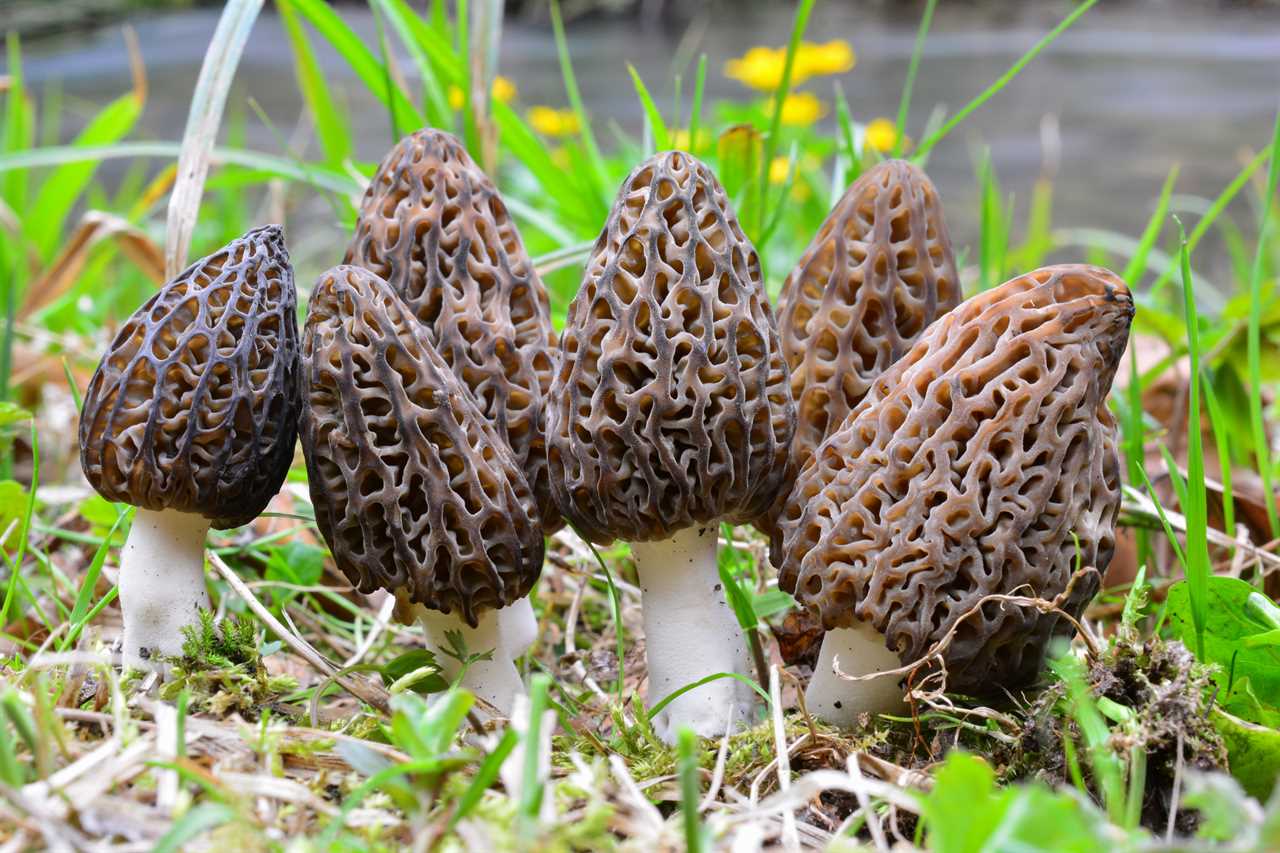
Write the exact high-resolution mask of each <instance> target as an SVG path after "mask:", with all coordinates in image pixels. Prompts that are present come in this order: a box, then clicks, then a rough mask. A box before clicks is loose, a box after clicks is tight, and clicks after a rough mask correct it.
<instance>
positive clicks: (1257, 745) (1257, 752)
mask: <svg viewBox="0 0 1280 853" xmlns="http://www.w3.org/2000/svg"><path fill="white" fill-rule="evenodd" d="M1213 724H1214V726H1215V727H1216V728H1217V729H1218V733H1219V734H1221V735H1222V740H1223V741H1224V742H1225V743H1226V745H1227V759H1228V761H1229V763H1230V765H1231V775H1232V776H1234V777H1235V778H1236V781H1237V782H1239V783H1240V784H1241V786H1243V788H1244V789H1245V791H1246V792H1248V793H1249V795H1250V796H1254V797H1257V798H1258V799H1259V800H1266V799H1267V798H1268V797H1270V796H1271V791H1272V790H1273V789H1274V788H1275V786H1276V779H1277V778H1280V731H1276V730H1275V729H1271V728H1267V727H1266V726H1259V725H1255V724H1253V723H1250V722H1248V721H1247V720H1242V719H1240V718H1239V717H1236V716H1234V715H1232V714H1228V713H1227V712H1226V711H1223V710H1221V709H1216V708H1215V709H1214V712H1213Z"/></svg>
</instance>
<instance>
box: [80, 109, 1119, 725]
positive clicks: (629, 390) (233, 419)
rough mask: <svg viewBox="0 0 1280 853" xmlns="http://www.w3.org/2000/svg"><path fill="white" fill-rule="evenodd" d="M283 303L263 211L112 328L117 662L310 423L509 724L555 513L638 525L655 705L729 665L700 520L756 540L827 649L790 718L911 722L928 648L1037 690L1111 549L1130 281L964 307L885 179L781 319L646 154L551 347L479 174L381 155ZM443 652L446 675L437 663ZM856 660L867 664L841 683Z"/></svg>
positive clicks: (721, 235)
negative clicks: (340, 255) (899, 717)
mask: <svg viewBox="0 0 1280 853" xmlns="http://www.w3.org/2000/svg"><path fill="white" fill-rule="evenodd" d="M295 298H296V297H295V291H294V282H293V273H292V270H291V268H290V265H289V256H288V252H287V251H286V249H285V245H284V241H283V237H282V232H281V229H280V228H279V227H277V226H266V227H263V228H259V229H256V230H254V231H251V232H249V233H248V234H246V235H244V236H243V237H241V238H240V239H238V240H236V241H234V242H233V243H231V244H230V245H228V246H227V247H225V248H223V249H222V250H220V251H218V252H216V253H214V254H212V255H210V256H209V257H207V258H204V259H202V260H200V261H197V262H196V263H194V264H192V265H191V266H190V267H189V268H188V269H187V270H186V271H184V272H183V273H182V274H181V275H179V276H178V277H177V278H176V279H174V280H173V281H172V282H170V283H169V284H167V285H165V286H164V288H163V289H161V290H160V292H159V293H157V294H156V295H155V296H154V297H153V298H152V299H150V300H149V301H148V302H147V303H146V304H145V305H143V306H142V307H141V308H140V309H138V311H137V312H136V313H135V314H134V315H133V316H132V317H131V318H130V319H129V321H128V322H127V323H126V324H125V325H124V327H123V329H122V330H121V331H120V333H119V335H118V336H117V337H116V339H115V341H114V342H113V343H112V344H111V347H110V349H109V350H108V352H107V353H106V355H105V356H103V359H102V363H101V365H100V366H99V367H98V370H97V373H96V374H95V375H94V377H93V380H92V384H91V385H90V387H89V390H88V393H87V395H86V397H85V403H84V411H83V417H82V421H81V424H80V444H81V460H82V464H83V468H84V472H85V474H86V476H87V477H88V479H89V481H90V482H91V483H92V484H93V486H94V488H96V489H97V490H98V491H99V492H100V493H101V494H102V495H104V496H105V497H106V498H108V499H110V500H115V501H124V502H127V503H130V504H133V505H134V506H136V507H138V512H137V515H136V516H135V519H134V522H133V526H132V529H131V531H130V533H129V537H128V541H127V542H126V544H125V546H124V549H123V552H122V554H121V558H120V559H121V566H120V581H119V587H120V603H121V607H122V609H123V613H124V641H123V642H124V662H125V664H126V665H127V666H132V667H144V668H147V667H149V668H153V669H154V668H161V669H162V668H163V663H164V659H165V657H166V656H170V655H174V654H177V653H178V651H179V649H180V645H181V631H180V629H181V627H182V626H183V625H186V624H189V623H191V622H192V621H194V620H195V619H196V617H197V612H198V611H199V610H200V609H201V608H207V607H208V606H209V600H208V596H207V593H206V590H205V582H204V575H203V563H204V557H203V555H204V542H205V537H206V534H207V532H208V530H209V528H210V526H212V527H216V528H220V529H221V528H229V527H235V526H237V525H242V524H245V523H246V522H248V521H249V520H251V519H253V518H254V517H255V516H257V515H258V514H259V513H261V512H262V511H263V509H264V507H265V506H266V505H267V502H268V501H269V500H270V499H271V498H272V496H273V495H274V494H275V493H276V492H277V490H278V489H279V488H280V486H281V484H282V482H283V480H284V477H285V474H286V471H287V469H288V468H289V465H290V461H291V459H292V458H293V447H294V439H295V436H296V435H298V434H300V435H301V439H302V450H303V454H304V456H305V458H306V465H307V473H308V479H309V483H310V491H311V498H312V501H313V503H314V506H315V516H316V523H317V526H318V527H319V529H320V532H321V533H322V534H323V536H324V539H325V541H326V542H327V543H328V545H329V548H330V549H331V551H332V553H333V557H334V559H335V561H336V562H337V565H338V566H339V567H340V568H341V569H342V571H343V572H344V573H345V574H346V576H347V577H348V578H349V579H350V580H351V582H352V584H354V585H355V586H356V587H357V588H358V589H359V590H361V591H362V592H366V593H368V592H373V591H375V590H378V589H385V590H389V591H390V592H392V593H394V595H395V596H396V598H397V604H398V607H397V610H396V612H397V615H398V616H399V618H401V619H402V620H405V621H411V620H413V619H417V620H418V621H420V622H421V625H422V627H423V629H424V631H425V634H426V642H427V644H428V646H429V647H430V648H432V649H434V650H436V651H437V652H441V651H442V650H443V649H445V648H447V647H449V646H448V645H447V641H446V637H445V632H446V631H450V632H451V631H458V632H460V634H461V636H462V638H463V641H464V645H465V646H466V648H467V649H468V650H469V651H471V652H488V651H491V652H492V655H491V656H490V658H489V659H487V660H480V661H477V662H475V663H473V664H472V665H471V666H470V667H469V668H468V669H466V671H465V676H464V683H465V685H466V686H467V687H469V688H470V689H471V690H473V691H474V692H475V693H476V694H477V695H478V696H479V697H480V698H482V699H483V700H485V702H486V703H487V704H488V705H489V706H491V707H492V709H493V711H494V712H496V713H497V714H506V713H509V712H510V710H511V708H512V705H513V701H514V699H515V697H516V696H517V695H518V694H519V693H520V692H521V691H522V689H523V686H522V683H521V679H520V675H519V672H518V670H517V668H516V665H515V660H516V659H517V658H519V657H520V656H521V655H522V654H524V652H525V651H526V650H527V649H528V648H529V646H530V644H531V643H532V642H533V641H534V640H535V639H536V636H535V635H536V630H537V629H536V625H537V623H536V621H535V619H534V615H533V610H532V608H531V606H530V604H529V600H528V597H527V596H528V595H529V592H530V589H531V588H532V586H533V584H534V582H535V581H536V580H537V578H538V574H539V572H540V570H541V566H542V563H543V552H544V547H545V544H544V542H545V537H546V536H547V535H549V534H550V533H552V532H554V531H556V530H557V529H559V528H560V527H561V526H562V525H564V524H565V523H566V522H567V523H569V524H571V525H572V526H573V527H574V528H575V529H576V530H577V531H578V532H579V533H580V534H581V535H582V536H584V537H586V538H587V539H590V540H591V541H593V542H596V543H599V544H608V543H610V542H613V541H614V540H623V541H626V542H629V543H631V546H632V547H631V552H632V554H633V556H634V559H635V565H636V570H637V572H638V576H639V582H640V586H641V588H642V590H643V611H644V629H645V641H646V650H647V659H648V679H649V683H648V699H649V702H650V704H654V703H656V702H657V701H658V700H661V699H662V698H664V697H666V696H668V695H669V694H671V693H672V692H674V691H676V690H678V689H679V688H681V687H684V686H686V685H689V684H692V683H694V682H697V681H699V680H701V679H704V678H706V677H708V676H711V675H714V674H716V673H725V672H728V673H741V674H745V673H747V672H749V665H748V664H749V662H748V657H749V655H748V651H747V643H746V642H745V640H744V637H743V633H742V630H741V629H740V627H739V624H738V621H737V619H736V618H735V616H734V614H733V611H732V610H731V609H730V607H729V606H728V605H727V604H726V601H725V597H724V593H723V590H722V588H721V582H720V576H719V573H718V571H717V543H718V533H719V529H720V524H721V523H722V522H727V523H731V524H747V523H750V524H754V525H755V526H756V527H758V528H759V529H760V530H762V531H763V532H764V533H766V534H767V535H768V536H769V538H770V542H771V547H770V556H771V560H772V562H773V563H774V564H775V565H776V567H777V568H778V570H779V573H780V575H779V578H780V579H779V583H780V585H781V587H782V588H783V589H785V590H786V591H788V592H790V593H793V594H794V595H795V597H796V598H797V599H798V601H799V602H800V603H801V604H802V605H803V606H804V607H805V608H806V609H807V610H808V612H809V613H810V614H812V616H813V617H814V618H816V619H817V620H819V621H820V622H821V624H822V626H823V627H824V628H825V629H826V631H827V633H826V635H825V639H824V641H823V644H822V648H821V654H820V657H819V661H818V665H817V666H816V668H815V671H814V675H813V678H812V681H811V683H810V685H809V688H808V691H807V694H806V695H807V706H808V709H809V710H810V712H812V713H813V714H814V715H815V716H817V717H819V718H821V719H824V720H827V721H829V722H832V723H837V724H848V723H852V722H854V721H855V720H856V719H858V716H859V715H860V714H862V713H864V712H880V711H891V710H895V709H896V708H898V707H899V706H901V704H902V702H903V699H904V691H905V690H906V689H907V688H908V687H909V686H910V684H909V681H908V679H905V678H904V677H903V675H904V672H905V671H906V670H905V669H903V667H904V665H908V664H913V663H915V662H918V661H921V660H922V659H924V660H925V661H926V663H927V664H928V668H927V671H929V672H933V673H935V674H936V673H945V676H946V678H947V683H948V685H949V688H950V689H952V690H955V691H959V692H964V693H968V694H970V695H976V696H991V695H993V694H997V695H998V694H1000V693H1001V692H1003V691H1005V690H1008V689H1010V688H1014V687H1018V686H1021V685H1025V684H1027V683H1029V682H1030V681H1032V680H1033V679H1034V678H1035V677H1036V675H1037V673H1038V672H1039V669H1040V666H1041V663H1042V659H1043V656H1044V651H1045V648H1046V645H1047V644H1048V642H1049V640H1050V639H1051V638H1052V637H1054V636H1055V635H1065V634H1067V633H1069V632H1070V630H1071V629H1072V620H1073V618H1074V617H1075V616H1076V615H1078V614H1079V612H1080V611H1081V610H1082V608H1083V607H1084V606H1085V604H1086V603H1087V602H1088V601H1089V599H1090V598H1091V597H1092V596H1093V594H1094V592H1095V591H1096V589H1097V585H1098V572H1099V571H1100V570H1102V569H1105V567H1106V565H1107V563H1108V562H1109V561H1110V559H1111V554H1112V551H1113V546H1114V533H1115V522H1116V515H1117V512H1118V508H1119V502H1120V475H1119V458H1118V455H1117V450H1116V425H1115V422H1114V420H1113V419H1112V417H1111V415H1110V414H1109V412H1108V410H1107V407H1106V402H1105V399H1106V396H1107V393H1108V391H1109V389H1110V386H1111V382H1112V378H1113V376H1114V373H1115V370H1116V365H1117V362H1118V361H1119V359H1120V357H1121V354H1122V351H1123V350H1124V348H1125V345H1126V341H1127V338H1128V330H1129V324H1130V320H1131V319H1132V316H1133V310H1134V309H1133V301H1132V299H1131V297H1130V295H1129V292H1128V291H1127V290H1126V288H1125V286H1124V284H1123V283H1122V282H1121V281H1120V280H1119V279H1118V278H1117V277H1116V276H1115V275H1113V274H1112V273H1110V272H1108V271H1107V270H1104V269H1100V268H1098V267H1091V266H1082V265H1067V266H1054V267H1046V268H1043V269H1039V270H1036V271H1034V272H1031V273H1028V274H1026V275H1023V276H1020V277H1018V278H1015V279H1013V280H1011V281H1008V282H1006V283H1005V284H1003V285H1001V286H999V287H996V288H994V289H991V290H988V291H986V292H983V293H980V294H978V295H977V296H975V297H973V298H972V299H969V300H968V301H965V302H963V303H961V302H960V287H959V280H958V276H957V271H956V265H955V260H954V258H953V255H952V250H951V245H950V242H949V239H948V236H947V231H946V227H945V225H944V223H943V218H942V211H941V207H940V204H939V201H938V197H937V193H936V191H935V189H934V187H933V185H932V184H931V183H930V182H929V180H928V179H927V178H926V177H925V175H924V174H923V173H922V172H921V171H920V170H919V169H918V168H916V167H915V166H913V165H911V164H909V163H906V162H902V161H889V162H884V163H881V164H880V165H878V166H875V167H874V168H871V169H869V170H868V171H867V172H866V173H865V174H863V175H862V176H861V177H860V178H859V179H858V180H857V181H856V182H854V183H853V185H852V186H850V187H849V189H848V191H847V192H846V193H845V195H844V197H843V198H842V199H841V200H840V202H839V203H838V204H837V205H836V207H835V209H834V210H833V211H832V213H831V215H830V216H829V217H828V219H827V221H826V222H825V223H824V224H823V226H822V228H821V230H820V231H819V232H818V234H817V236H816V237H815V238H814V240H813V243H812V244H811V245H810V246H809V247H808V249H807V250H806V251H805V253H804V255H803V257H802V258H801V260H800V262H799V265H798V266H797V267H796V269H795V271H794V272H793V273H792V274H791V275H790V276H789V277H788V278H787V280H786V282H785V284H784V285H783V287H782V293H781V296H780V300H779V307H778V309H777V312H776V319H775V311H774V309H773V308H772V307H771V306H770V304H769V300H768V297H767V296H766V293H765V288H764V282H763V281H762V279H761V273H760V265H759V262H758V258H757V255H756V252H755V249H754V248H753V247H752V245H751V243H750V241H749V240H748V239H747V237H746V235H745V234H744V233H743V231H742V228H741V227H740V226H739V224H738V220H737V218H736V217H735V215H734V213H733V210H732V208H731V205H730V203H729V200H728V199H727V198H726V196H725V192H724V189H723V188H722V187H721V186H720V184H719V182H718V181H717V179H716V177H715V175H713V174H712V172H711V171H710V170H709V169H708V168H707V167H706V166H705V165H704V164H702V163H700V162H699V161H698V160H696V159H695V158H693V157H692V156H690V155H689V154H687V153H683V152H679V151H669V152H665V153H661V154H658V155H655V156H653V157H651V158H650V159H648V160H647V161H645V162H644V163H642V164H641V165H640V166H639V167H637V168H636V169H635V171H633V172H632V173H631V174H630V175H629V176H628V177H627V179H626V181H625V182H624V183H623V185H622V189H621V191H620V192H619V194H618V197H617V200H616V202H615V203H614V206H613V210H612V212H611V213H610V214H609V218H608V221H607V222H606V223H605V226H604V229H603V231H602V232H601V234H600V237H599V239H598V240H597V241H596V244H595V247H594V249H593V250H592V252H591V254H590V258H589V260H588V262H587V266H586V270H585V273H584V275H583V279H582V284H581V287H580V289H579V291H578V294H577V297H576V298H575V299H574V301H573V303H572V305H571V307H570V308H569V313H568V319H567V323H566V326H565V329H564V332H563V333H562V334H561V335H560V338H559V341H558V343H557V339H556V335H555V332H554V330H553V328H552V324H551V318H550V314H549V311H548V301H547V294H546V291H545V289H544V287H543V284H542V282H541V281H540V279H539V277H538V274H537V273H536V272H535V270H534V268H533V265H532V263H531V262H530V259H529V256H528V254H527V253H526V251H525V249H524V247H523V245H522V243H521V240H520V235H519V234H518V232H517V230H516V227H515V224H514V223H513V222H512V219H511V216H510V214H509V213H508V211H507V208H506V207H505V205H504V204H503V201H502V199H501V197H500V196H499V194H498V192H497V190H496V188H495V187H494V185H493V183H492V181H490V180H489V178H488V177H487V176H486V175H485V174H484V173H483V172H482V171H481V170H480V169H479V167H478V166H477V165H476V164H475V163H474V162H473V161H472V160H471V158H470V157H469V156H468V155H467V153H466V152H465V151H464V150H463V148H462V146H461V145H460V144H459V143H458V141H457V140H456V139H454V138H453V137H451V136H449V135H448V134H445V133H442V132H439V131H435V130H423V131H420V132H418V133H415V134H413V135H412V136H410V137H408V138H406V139H404V140H403V141H402V142H401V143H400V144H399V145H397V146H396V147H395V149H394V150H392V151H391V153H390V154H389V155H388V156H387V158H386V159H385V160H384V161H383V163H382V164H381V166H380V168H379V169H378V171H377V174H376V175H375V176H374V178H373V182H372V185H371V186H370V187H369V190H368V192H367V193H366V194H365V196H364V200H363V203H362V205H361V209H360V215H359V219H358V222H357V226H356V232H355V236H354V238H353V239H352V241H351V245H350V247H349V248H348V249H347V253H346V258H345V261H344V264H343V265H341V266H337V267H334V268H333V269H331V270H329V271H328V272H326V273H325V274H324V275H322V276H321V277H320V280H319V281H318V282H317V284H316V286H315V288H314V290H313V291H312V293H311V297H310V304H309V306H308V311H307V317H306V323H305V327H304V329H303V332H302V338H301V342H299V339H298V332H297V326H296V308H295ZM1002 595H1020V596H1030V597H1035V598H1039V599H1042V600H1051V601H1053V602H1054V603H1055V604H1056V605H1057V606H1056V607H1054V608H1049V607H1040V608H1036V607H1026V606H1017V605H1014V604H1010V603H1009V602H1007V601H1005V600H1002V599H1001V596H1002ZM437 657H438V661H439V663H440V665H441V666H442V667H443V668H444V670H445V673H446V674H447V675H450V676H454V675H456V674H457V673H458V671H459V669H460V667H461V666H462V665H461V663H460V662H459V661H458V660H456V659H454V658H453V657H451V656H450V655H448V654H445V653H439V654H438V655H437ZM837 663H838V670H839V671H837ZM874 673H889V674H888V675H885V676H882V677H873V678H864V679H861V680H850V679H849V678H848V677H847V676H849V675H852V676H867V675H872V674H874ZM912 674H913V676H914V675H916V674H918V672H913V673H912ZM752 704H753V693H752V691H751V690H750V689H748V688H747V687H744V685H743V684H742V683H741V682H740V681H739V680H737V679H733V678H721V679H713V680H710V681H708V682H707V683H706V684H703V685H702V686H699V687H697V688H696V689H694V690H691V691H689V692H686V693H684V694H682V695H681V696H679V698H677V699H676V700H675V701H673V702H671V703H670V704H668V705H667V706H666V707H665V708H664V709H663V710H662V712H661V713H660V714H659V715H658V716H657V718H656V719H655V720H654V724H655V728H656V730H657V732H658V733H659V734H660V735H661V736H662V737H664V738H666V739H668V740H670V739H673V738H674V736H675V732H676V730H677V729H678V728H679V727H681V726H686V725H687V726H691V727H692V728H693V729H694V730H695V731H696V732H698V733H699V734H702V735H719V734H721V733H722V732H723V731H724V730H725V727H726V725H727V724H728V722H729V721H730V720H731V719H736V720H738V721H746V720H750V719H752V716H751V714H750V710H751V706H752Z"/></svg>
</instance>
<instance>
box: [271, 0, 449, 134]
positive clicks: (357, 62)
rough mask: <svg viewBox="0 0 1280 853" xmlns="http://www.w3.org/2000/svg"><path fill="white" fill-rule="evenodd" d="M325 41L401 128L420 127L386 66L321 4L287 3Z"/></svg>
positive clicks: (318, 1) (295, 0)
mask: <svg viewBox="0 0 1280 853" xmlns="http://www.w3.org/2000/svg"><path fill="white" fill-rule="evenodd" d="M289 2H291V3H293V5H294V7H295V8H296V9H297V10H298V12H299V13H300V14H301V15H302V16H303V17H304V18H306V19H307V22H308V23H309V24H311V26H312V27H314V28H315V30H316V32H318V33H319V34H320V35H321V36H322V37H323V38H324V40H325V41H327V42H328V43H329V45H330V46H331V47H332V48H333V49H334V50H336V51H337V52H338V55H339V56H341V57H342V58H343V60H345V61H346V63H347V65H349V66H350V67H351V70H352V71H354V72H355V74H356V76H357V77H359V78H360V82H361V83H363V84H364V87H365V88H366V89H367V90H368V91H369V94H371V95H373V96H374V97H375V98H377V99H378V101H380V102H381V103H382V105H383V106H384V107H385V108H386V109H387V113H388V115H390V116H392V117H393V118H394V119H395V120H396V121H397V122H398V123H399V124H400V125H402V126H413V127H421V126H422V125H423V124H424V121H425V120H424V118H423V116H422V113H421V112H419V110H418V108H417V107H416V106H414V105H413V103H412V102H411V101H410V100H409V97H408V96H407V95H406V94H405V93H404V91H403V90H402V89H401V88H400V87H399V86H397V85H395V82H394V81H393V80H392V79H391V74H390V72H389V71H388V70H387V67H386V65H385V64H384V63H383V62H382V61H381V60H379V59H378V57H377V56H375V55H374V53H373V51H371V50H369V48H368V47H366V46H365V43H364V40H363V39H362V38H361V37H360V36H359V35H357V34H356V32H355V31H354V30H352V29H351V27H349V26H348V25H347V23H346V22H345V21H343V20H342V18H341V17H339V16H338V13H337V12H335V11H333V9H332V8H330V7H329V5H328V4H326V3H325V2H323V0H289Z"/></svg>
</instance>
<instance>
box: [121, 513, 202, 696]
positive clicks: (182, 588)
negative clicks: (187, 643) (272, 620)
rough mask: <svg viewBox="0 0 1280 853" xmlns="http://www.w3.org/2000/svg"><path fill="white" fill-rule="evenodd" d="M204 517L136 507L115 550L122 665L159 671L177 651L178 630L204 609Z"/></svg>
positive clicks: (197, 514) (179, 639) (188, 623)
mask: <svg viewBox="0 0 1280 853" xmlns="http://www.w3.org/2000/svg"><path fill="white" fill-rule="evenodd" d="M208 534H209V519H207V518H205V517H204V516H202V515H200V514H199V513H194V512H180V511H179V510H176V509H163V510H149V509H141V508H139V509H138V512H137V513H136V514H135V515H134V517H133V527H132V528H130V530H129V538H128V539H127V540H126V541H125V543H124V548H122V549H121V551H120V581H119V586H120V610H121V613H122V614H123V617H124V668H125V669H126V670H127V669H145V670H155V671H160V670H161V669H162V665H161V663H160V662H159V660H158V658H159V657H161V656H170V657H171V656H175V655H179V654H181V653H182V628H183V626H185V625H192V624H195V623H196V622H197V621H198V619H199V615H200V611H201V610H208V609H209V592H208V590H207V589H206V588H205V583H204V540H205V537H206V536H207V535H208Z"/></svg>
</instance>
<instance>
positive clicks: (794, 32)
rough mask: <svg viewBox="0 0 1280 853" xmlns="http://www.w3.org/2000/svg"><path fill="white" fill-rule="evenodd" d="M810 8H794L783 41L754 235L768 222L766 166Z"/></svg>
mask: <svg viewBox="0 0 1280 853" xmlns="http://www.w3.org/2000/svg"><path fill="white" fill-rule="evenodd" d="M813 4H814V0H800V4H799V5H798V6H797V7H796V14H795V18H794V19H792V23H791V38H790V39H789V40H788V41H787V55H786V59H785V60H784V62H783V65H782V78H781V79H780V80H778V88H777V89H776V90H774V93H773V114H772V118H770V120H769V132H768V134H767V135H766V136H765V138H764V160H762V161H761V164H760V203H759V206H758V207H757V209H756V215H755V221H756V228H755V232H756V234H760V233H761V232H762V231H764V227H765V222H766V221H767V220H768V218H769V217H768V212H769V211H768V208H769V164H770V163H772V162H773V155H774V154H775V153H776V152H777V149H778V135H779V132H780V131H781V130H782V104H783V102H784V101H785V100H786V99H787V94H788V93H789V92H790V91H791V72H792V70H793V69H794V68H795V64H796V51H797V50H799V49H800V40H801V39H802V38H803V37H804V31H805V28H806V27H808V25H809V13H810V12H812V11H813ZM784 198H785V196H784Z"/></svg>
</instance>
